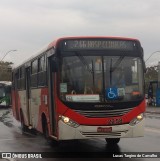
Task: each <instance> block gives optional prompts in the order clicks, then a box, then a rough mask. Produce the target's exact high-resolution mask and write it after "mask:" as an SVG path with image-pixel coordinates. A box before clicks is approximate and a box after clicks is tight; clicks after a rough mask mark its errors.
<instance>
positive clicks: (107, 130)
mask: <svg viewBox="0 0 160 161" xmlns="http://www.w3.org/2000/svg"><path fill="white" fill-rule="evenodd" d="M97 132H100V133H101V132H112V127H98V128H97Z"/></svg>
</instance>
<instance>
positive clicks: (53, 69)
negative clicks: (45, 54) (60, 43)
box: [51, 57, 59, 73]
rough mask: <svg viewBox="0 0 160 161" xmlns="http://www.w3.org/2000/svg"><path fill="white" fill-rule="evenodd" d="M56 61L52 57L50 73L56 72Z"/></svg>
mask: <svg viewBox="0 0 160 161" xmlns="http://www.w3.org/2000/svg"><path fill="white" fill-rule="evenodd" d="M58 64H59V63H58V59H57V58H56V57H53V58H52V59H51V70H52V72H54V73H56V72H57V71H58Z"/></svg>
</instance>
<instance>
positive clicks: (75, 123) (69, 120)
mask: <svg viewBox="0 0 160 161" xmlns="http://www.w3.org/2000/svg"><path fill="white" fill-rule="evenodd" d="M59 117H60V119H61V120H62V121H63V122H64V123H65V124H67V125H69V126H71V127H74V128H76V127H78V126H79V124H78V123H77V122H75V121H73V120H71V119H70V118H69V117H66V116H62V115H60V116H59Z"/></svg>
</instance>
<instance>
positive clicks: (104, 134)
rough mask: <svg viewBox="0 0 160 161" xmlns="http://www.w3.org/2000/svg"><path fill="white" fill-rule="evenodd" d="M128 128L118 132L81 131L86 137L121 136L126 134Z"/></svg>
mask: <svg viewBox="0 0 160 161" xmlns="http://www.w3.org/2000/svg"><path fill="white" fill-rule="evenodd" d="M127 132H128V130H124V131H117V132H108V133H98V132H81V134H82V135H84V136H85V137H110V136H112V137H121V136H123V135H124V134H126V133H127Z"/></svg>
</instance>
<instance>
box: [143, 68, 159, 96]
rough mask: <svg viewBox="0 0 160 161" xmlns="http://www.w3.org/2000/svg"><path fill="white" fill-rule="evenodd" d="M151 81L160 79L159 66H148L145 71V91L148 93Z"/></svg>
mask: <svg viewBox="0 0 160 161" xmlns="http://www.w3.org/2000/svg"><path fill="white" fill-rule="evenodd" d="M151 81H158V67H157V66H151V67H147V69H146V73H145V92H146V93H148V86H149V82H151ZM155 88H156V87H155ZM154 92H155V89H154Z"/></svg>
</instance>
